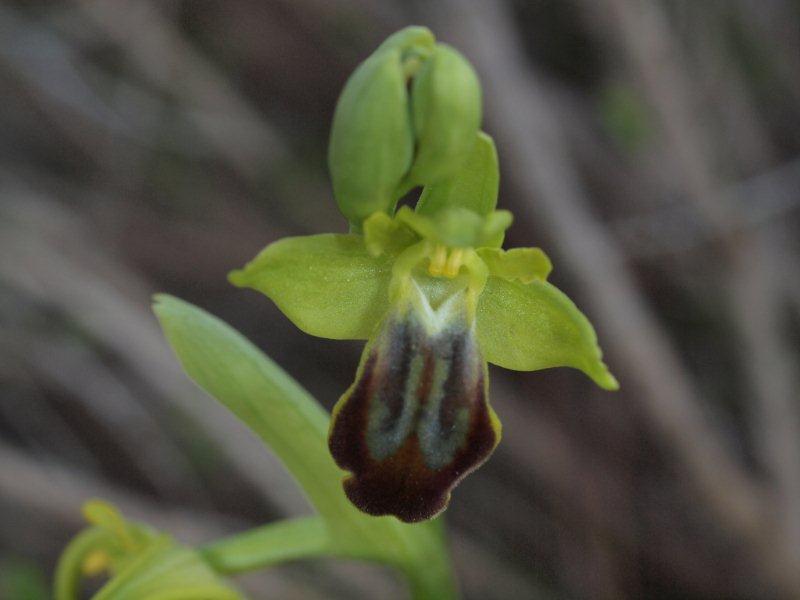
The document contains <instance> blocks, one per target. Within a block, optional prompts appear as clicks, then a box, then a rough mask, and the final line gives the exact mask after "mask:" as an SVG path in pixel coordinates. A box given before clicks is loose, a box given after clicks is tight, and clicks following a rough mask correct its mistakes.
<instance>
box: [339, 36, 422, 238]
mask: <svg viewBox="0 0 800 600" xmlns="http://www.w3.org/2000/svg"><path fill="white" fill-rule="evenodd" d="M432 47H433V35H432V34H431V33H430V31H428V30H427V29H425V28H423V27H409V28H407V29H404V30H402V31H399V32H397V33H396V34H394V35H393V36H391V37H389V38H388V39H387V40H386V41H385V42H384V43H383V44H382V45H381V46H380V47H379V48H378V49H377V50H376V51H375V53H373V54H372V56H370V57H369V58H368V59H367V60H366V61H364V62H363V63H362V64H361V65H360V66H359V67H358V68H357V69H356V71H355V72H354V73H353V75H352V76H351V77H350V79H349V80H348V81H347V84H346V85H345V88H344V90H343V91H342V95H341V96H340V98H339V102H338V104H337V105H336V112H335V114H334V117H333V126H332V129H331V139H330V146H329V150H328V164H329V167H330V171H331V178H332V180H333V191H334V195H335V197H336V201H337V202H338V204H339V209H340V210H341V211H342V213H343V214H344V215H345V216H346V217H347V219H348V220H349V221H350V222H351V224H353V225H354V226H356V227H359V226H360V224H361V222H362V221H363V220H364V219H365V218H366V217H367V216H369V215H370V214H372V213H374V212H376V211H388V210H390V209H391V208H392V206H393V205H394V202H395V200H396V193H397V189H398V186H399V184H400V182H401V181H402V180H403V178H404V177H405V175H406V174H407V172H408V170H409V169H410V167H411V161H412V159H413V154H414V134H413V127H412V123H411V117H410V109H409V98H408V92H407V89H406V82H407V80H408V79H409V78H410V77H411V76H412V75H413V74H414V72H416V71H417V70H418V69H419V67H420V66H421V64H422V62H421V61H422V60H424V57H425V55H426V54H428V53H430V50H431V48H432Z"/></svg>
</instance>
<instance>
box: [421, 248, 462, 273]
mask: <svg viewBox="0 0 800 600" xmlns="http://www.w3.org/2000/svg"><path fill="white" fill-rule="evenodd" d="M463 264H464V249H463V248H453V249H452V250H450V253H449V255H448V251H447V247H446V246H444V245H443V244H436V247H435V248H434V250H433V254H432V255H431V257H430V264H429V265H428V273H429V274H430V275H433V276H434V277H447V278H449V279H452V278H453V277H455V276H456V275H458V271H459V270H460V269H461V266H462V265H463Z"/></svg>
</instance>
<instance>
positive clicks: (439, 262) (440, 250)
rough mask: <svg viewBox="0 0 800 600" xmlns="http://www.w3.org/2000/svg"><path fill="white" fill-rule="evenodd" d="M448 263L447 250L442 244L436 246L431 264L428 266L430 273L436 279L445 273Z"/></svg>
mask: <svg viewBox="0 0 800 600" xmlns="http://www.w3.org/2000/svg"><path fill="white" fill-rule="evenodd" d="M446 263H447V248H446V247H445V246H443V245H442V244H436V248H434V250H433V256H431V263H430V265H429V266H428V273H430V274H431V275H433V276H434V277H439V276H441V275H442V274H443V273H444V269H445V265H446Z"/></svg>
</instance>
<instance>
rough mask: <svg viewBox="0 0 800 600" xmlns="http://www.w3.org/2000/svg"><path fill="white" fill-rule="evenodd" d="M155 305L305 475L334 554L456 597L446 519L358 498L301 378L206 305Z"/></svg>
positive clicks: (224, 399)
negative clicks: (411, 518) (408, 520)
mask: <svg viewBox="0 0 800 600" xmlns="http://www.w3.org/2000/svg"><path fill="white" fill-rule="evenodd" d="M154 311H155V313H156V315H157V316H158V319H159V321H160V322H161V326H162V328H163V329H164V333H165V335H166V337H167V340H168V341H169V343H170V345H171V346H172V348H173V350H174V351H175V354H176V355H177V356H178V358H179V360H180V361H181V364H182V365H183V367H184V369H185V370H186V372H187V374H188V375H189V377H191V378H192V379H193V380H194V381H195V382H196V383H197V384H198V385H199V386H200V387H201V388H203V389H204V390H205V391H206V392H208V393H209V394H210V395H212V396H213V397H214V398H216V399H217V400H218V401H219V402H220V403H221V404H223V405H224V406H226V407H227V408H228V409H229V410H231V411H232V412H233V413H234V414H235V415H236V416H238V417H239V418H240V419H241V420H242V421H244V423H246V424H247V425H248V426H249V427H250V428H251V429H252V430H253V431H254V432H255V433H256V435H258V436H259V437H260V438H261V439H262V440H263V441H264V443H265V445H266V446H267V447H269V448H270V449H271V450H272V451H273V452H275V454H276V455H277V456H278V457H279V458H280V459H281V461H282V462H283V464H284V465H285V466H286V468H287V469H288V470H289V472H290V473H291V474H292V475H293V476H294V477H295V479H296V480H297V481H298V483H299V484H300V486H301V487H302V488H303V490H304V491H305V493H306V495H307V496H308V498H309V500H310V501H311V504H312V505H313V506H314V508H316V509H317V511H319V513H320V515H321V516H322V517H323V518H324V519H325V523H326V526H327V527H328V529H329V531H330V540H331V546H330V552H331V553H333V554H335V555H338V556H347V557H351V558H363V559H368V560H378V561H381V562H384V563H387V564H390V565H393V566H395V567H397V568H399V569H402V570H403V572H404V573H405V574H406V575H407V576H408V577H409V578H410V580H411V583H412V589H413V590H415V597H417V598H426V597H427V598H443V599H445V598H451V597H453V595H454V591H453V582H452V579H451V573H450V569H449V563H448V559H447V551H446V549H445V547H444V540H443V538H442V535H441V531H440V528H439V527H438V525H437V524H435V523H423V524H419V525H405V524H402V523H400V522H399V521H397V520H396V519H394V518H392V517H370V516H368V515H365V514H363V513H361V512H359V511H358V510H357V509H356V508H355V507H353V505H352V504H350V502H349V501H348V500H347V497H346V496H345V494H344V491H343V490H342V485H341V482H342V478H343V475H344V472H343V471H341V470H340V469H339V468H338V467H337V466H336V465H335V463H334V462H333V459H332V458H331V456H330V454H329V452H328V447H327V433H328V420H329V418H328V414H327V413H326V412H325V410H324V409H323V408H322V407H321V406H320V405H319V404H318V403H317V402H316V401H315V400H314V399H313V398H312V397H311V396H310V395H309V394H308V392H306V391H305V390H304V389H303V388H302V387H301V386H300V384H298V383H297V382H296V381H295V380H294V379H292V378H291V377H290V376H289V375H287V374H286V373H285V372H284V371H283V370H282V369H281V368H280V367H279V366H278V365H276V364H275V363H274V362H273V361H272V360H270V359H269V358H268V357H266V356H264V354H262V353H261V352H260V351H259V350H258V349H257V348H256V347H255V346H253V345H252V344H251V343H250V342H249V341H248V340H246V339H245V338H244V337H242V336H241V335H240V334H239V333H238V332H236V331H234V330H233V329H231V328H230V327H229V326H228V325H226V324H225V323H223V322H222V321H220V320H219V319H217V318H215V317H213V316H211V315H209V314H208V313H206V312H204V311H202V310H200V309H199V308H197V307H195V306H192V305H191V304H188V303H186V302H183V301H181V300H178V299H177V298H173V297H171V296H165V295H158V296H156V303H155V305H154ZM245 535H246V534H245Z"/></svg>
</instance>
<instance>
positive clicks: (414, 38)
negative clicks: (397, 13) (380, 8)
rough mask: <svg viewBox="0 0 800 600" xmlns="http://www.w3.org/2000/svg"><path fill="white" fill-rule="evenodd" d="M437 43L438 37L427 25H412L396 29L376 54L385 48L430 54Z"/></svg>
mask: <svg viewBox="0 0 800 600" xmlns="http://www.w3.org/2000/svg"><path fill="white" fill-rule="evenodd" d="M435 45H436V37H435V36H434V35H433V32H432V31H431V30H430V29H428V28H427V27H423V26H421V25H411V26H409V27H404V28H403V29H401V30H400V31H396V32H395V33H393V34H392V35H390V36H389V37H388V38H386V39H385V40H383V42H382V43H381V45H380V46H378V48H377V50H375V54H377V53H378V52H383V51H385V50H400V52H402V53H403V54H404V55H408V54H412V53H413V54H419V55H424V54H430V52H431V51H433V47H434V46H435Z"/></svg>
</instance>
